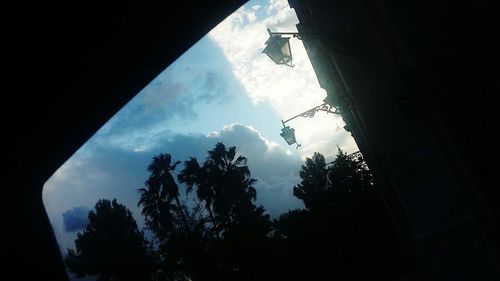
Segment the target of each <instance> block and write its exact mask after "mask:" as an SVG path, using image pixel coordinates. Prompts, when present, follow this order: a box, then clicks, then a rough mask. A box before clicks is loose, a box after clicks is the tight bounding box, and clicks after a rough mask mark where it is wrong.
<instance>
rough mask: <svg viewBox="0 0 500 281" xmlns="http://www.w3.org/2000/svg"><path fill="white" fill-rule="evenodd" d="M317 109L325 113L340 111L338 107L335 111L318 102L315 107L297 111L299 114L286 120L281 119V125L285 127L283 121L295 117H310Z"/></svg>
mask: <svg viewBox="0 0 500 281" xmlns="http://www.w3.org/2000/svg"><path fill="white" fill-rule="evenodd" d="M318 111H325V112H327V113H333V114H340V112H339V111H338V109H335V111H332V106H331V105H329V104H328V103H326V102H325V103H323V104H320V105H318V106H315V107H313V108H311V109H309V110H307V111H304V112H302V113H299V114H297V115H295V116H293V117H292V118H290V119H287V120H286V121H283V120H281V123H283V127H285V123H286V122H288V121H291V120H293V119H295V118H297V117H309V118H312V117H314V115H315V114H316V112H318Z"/></svg>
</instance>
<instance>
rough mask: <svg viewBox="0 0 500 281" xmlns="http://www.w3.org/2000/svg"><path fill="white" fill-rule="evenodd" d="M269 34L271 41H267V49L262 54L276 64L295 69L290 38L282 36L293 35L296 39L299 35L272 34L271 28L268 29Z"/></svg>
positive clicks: (288, 33) (291, 33) (289, 33)
mask: <svg viewBox="0 0 500 281" xmlns="http://www.w3.org/2000/svg"><path fill="white" fill-rule="evenodd" d="M267 32H269V39H267V41H266V47H265V48H264V50H263V51H262V52H263V53H264V54H266V55H267V56H268V57H269V58H270V59H271V60H272V61H274V63H276V64H283V65H287V66H290V67H293V64H292V49H291V48H290V37H283V36H282V35H293V36H294V37H297V35H298V33H293V32H271V30H269V28H268V29H267Z"/></svg>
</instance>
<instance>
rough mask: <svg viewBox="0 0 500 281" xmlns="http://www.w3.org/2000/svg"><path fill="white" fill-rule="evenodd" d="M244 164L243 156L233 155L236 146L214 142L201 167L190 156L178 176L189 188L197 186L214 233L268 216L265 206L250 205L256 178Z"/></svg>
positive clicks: (197, 192)
mask: <svg viewBox="0 0 500 281" xmlns="http://www.w3.org/2000/svg"><path fill="white" fill-rule="evenodd" d="M246 163H247V158H246V157H244V156H242V155H239V156H238V157H236V147H234V146H233V147H230V148H229V149H226V147H225V145H224V144H222V143H217V144H216V145H215V147H214V149H212V150H210V151H208V157H207V159H206V160H205V162H204V163H203V165H202V166H200V165H199V163H198V161H197V159H196V158H193V157H192V158H190V159H189V160H188V161H186V162H185V165H184V169H183V170H182V171H181V172H180V174H179V176H178V179H179V181H180V182H181V183H185V184H186V185H187V190H188V191H191V190H193V189H194V188H195V189H196V194H197V197H198V199H199V200H200V201H201V202H203V203H204V205H205V208H206V210H207V212H208V214H209V217H210V220H211V222H212V227H213V228H214V229H215V232H216V233H217V235H219V234H221V232H224V231H226V230H227V229H228V228H231V227H235V226H236V225H238V224H240V223H241V224H245V223H250V221H252V220H257V221H258V220H259V218H260V219H262V220H264V221H265V220H267V219H268V216H265V215H264V211H265V210H264V208H263V207H262V206H261V207H258V208H257V207H256V206H255V205H254V204H253V202H254V201H255V199H256V195H257V192H256V190H255V188H254V187H253V184H254V183H255V182H256V180H255V179H253V178H251V174H250V170H249V168H248V166H247V165H246Z"/></svg>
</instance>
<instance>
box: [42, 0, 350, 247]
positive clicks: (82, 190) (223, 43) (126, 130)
mask: <svg viewBox="0 0 500 281" xmlns="http://www.w3.org/2000/svg"><path fill="white" fill-rule="evenodd" d="M297 23H298V19H297V17H296V15H295V12H294V10H293V9H291V8H290V7H289V5H288V3H287V1H286V0H270V1H269V0H260V1H249V2H247V4H245V5H244V6H242V7H240V8H239V9H238V10H237V11H235V12H234V13H233V14H232V15H231V16H229V17H228V18H226V19H225V20H224V21H222V22H221V23H220V24H219V25H217V26H216V27H215V28H214V29H212V30H211V31H210V32H209V33H208V34H207V35H206V36H204V37H203V38H202V39H200V40H199V41H198V42H197V43H196V44H195V45H194V46H192V47H191V48H190V49H189V50H188V51H186V52H185V53H184V54H183V55H182V56H181V57H179V58H178V59H177V60H176V61H175V62H174V63H173V64H171V65H170V66H169V67H167V68H166V69H165V70H164V71H163V72H162V73H160V74H159V75H158V76H157V77H156V78H155V79H154V80H153V81H152V82H151V83H150V84H149V85H147V86H146V87H145V88H144V89H142V91H141V92H139V93H138V94H137V95H136V96H135V97H134V98H133V99H132V100H131V101H130V102H129V103H127V105H126V106H125V107H123V108H122V109H121V110H120V111H119V112H118V113H116V114H115V115H114V116H113V117H112V118H111V119H110V120H109V121H108V122H107V123H106V124H105V125H104V126H103V127H102V128H100V129H99V130H98V131H97V132H96V133H95V134H94V135H93V136H92V137H91V138H90V139H89V140H88V141H87V142H86V143H85V144H84V145H83V146H82V147H81V148H80V149H79V150H78V151H76V152H75V153H74V154H73V155H72V156H71V157H70V158H69V159H68V160H67V161H66V162H65V163H64V164H63V165H62V166H61V167H60V168H59V169H58V170H57V171H55V173H54V174H53V175H52V176H51V177H50V178H49V179H48V180H47V182H46V183H45V185H44V189H43V201H44V204H45V208H46V211H47V214H48V216H49V218H50V221H51V223H52V226H53V229H54V233H55V235H56V238H57V240H58V243H59V247H60V249H61V251H62V252H63V254H66V249H67V248H74V239H75V238H76V233H77V232H78V231H81V230H82V229H83V228H84V227H85V225H86V223H87V213H88V211H89V210H91V209H92V208H93V207H94V205H95V203H96V202H97V200H99V199H113V198H116V199H117V200H118V202H119V203H122V204H125V205H126V206H127V207H128V208H129V209H130V210H131V211H132V213H133V214H134V217H135V218H136V220H137V222H138V224H139V225H140V226H142V223H143V218H142V216H141V215H140V209H139V208H138V207H137V201H138V199H139V193H138V191H137V189H138V188H141V187H143V183H144V181H145V180H146V179H147V177H148V173H147V171H146V167H147V165H148V164H149V163H150V161H151V159H152V157H153V156H154V155H157V154H159V153H169V154H171V155H172V158H173V159H174V160H181V161H185V160H188V158H189V157H191V156H194V157H196V158H197V159H198V160H199V162H203V161H204V159H205V158H206V156H207V151H208V150H210V149H212V148H213V147H214V146H215V144H216V143H217V142H223V143H224V144H225V145H226V146H227V147H229V146H237V147H238V148H239V150H238V152H239V154H241V155H244V156H246V157H247V158H248V166H249V168H250V171H251V173H252V177H253V178H256V179H257V183H256V185H255V187H256V189H257V201H256V203H257V204H258V205H261V204H262V205H263V206H264V207H265V208H266V210H267V212H268V213H269V214H270V215H271V216H274V217H277V216H279V214H281V213H283V212H285V211H287V210H289V209H295V208H302V207H303V205H302V203H301V201H299V200H298V199H296V198H295V197H294V196H293V186H294V185H296V184H298V183H299V181H300V178H299V175H298V172H299V170H300V166H301V165H302V163H303V161H304V160H305V158H306V157H311V156H312V154H313V153H314V152H320V153H322V154H323V155H325V157H326V160H327V161H331V160H333V157H334V155H335V154H336V152H337V146H339V147H340V148H342V149H343V150H345V151H347V152H354V151H357V150H358V149H357V147H356V144H355V142H354V140H353V139H352V137H351V135H350V134H349V133H348V132H346V131H345V130H344V129H343V126H344V125H345V124H344V122H343V121H342V118H341V117H340V116H338V115H334V114H327V113H325V112H318V113H317V114H316V115H315V117H314V118H297V119H294V120H292V121H290V122H289V123H287V125H289V126H291V127H293V128H294V129H295V132H296V137H297V142H298V143H300V144H301V145H302V146H301V147H300V148H298V149H296V148H295V146H294V145H292V146H288V145H287V143H286V142H285V141H284V140H283V139H282V138H281V136H280V135H279V134H280V132H281V128H282V124H281V120H286V119H288V118H290V117H292V116H294V115H296V114H298V113H301V112H303V111H306V110H308V109H310V108H312V107H314V106H317V105H319V104H321V103H323V99H324V98H325V97H326V92H325V91H324V90H323V89H321V88H320V86H319V83H318V80H317V78H316V75H315V73H314V70H313V69H312V66H311V63H310V61H309V59H308V57H307V53H306V51H305V49H304V46H303V44H302V42H301V41H300V40H299V39H296V38H292V39H290V44H291V49H292V55H293V63H294V65H295V66H294V67H293V68H291V67H288V66H284V65H276V64H274V63H273V62H272V61H271V60H270V59H269V58H268V57H267V56H266V55H265V54H263V53H262V50H263V49H264V47H265V42H266V40H267V38H268V37H269V35H268V33H267V31H266V29H267V28H270V29H271V30H272V31H282V32H285V31H286V32H291V31H296V27H295V25H296V24H297ZM165 36H168V35H165ZM180 168H181V167H180ZM180 168H178V170H179V171H180V170H181V169H180Z"/></svg>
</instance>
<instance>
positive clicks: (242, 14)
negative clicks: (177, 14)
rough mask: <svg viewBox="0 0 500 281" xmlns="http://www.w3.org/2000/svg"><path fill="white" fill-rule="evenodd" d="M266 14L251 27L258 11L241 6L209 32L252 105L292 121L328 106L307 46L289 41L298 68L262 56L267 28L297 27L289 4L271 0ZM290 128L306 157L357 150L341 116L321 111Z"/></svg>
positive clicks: (284, 29)
mask: <svg viewBox="0 0 500 281" xmlns="http://www.w3.org/2000/svg"><path fill="white" fill-rule="evenodd" d="M264 9H265V10H266V12H267V13H268V17H266V18H257V19H256V20H254V21H251V22H249V21H244V20H243V19H244V18H248V17H249V15H254V14H255V11H254V9H253V8H252V6H251V2H250V3H248V4H247V5H245V6H242V7H241V8H239V9H238V10H237V11H236V12H235V13H233V14H232V15H231V16H229V17H228V18H227V19H225V20H224V21H223V22H221V23H220V24H219V25H217V26H216V27H215V28H214V29H213V30H212V31H210V33H209V37H210V38H211V39H212V40H214V41H215V42H216V43H217V44H218V45H219V46H220V48H221V49H222V50H223V52H224V55H225V56H226V58H227V59H228V61H229V62H230V63H231V66H232V70H233V73H234V75H235V77H236V78H237V79H238V80H239V81H240V83H241V84H242V85H243V87H244V89H245V91H246V93H247V95H248V96H249V97H250V98H251V99H252V102H253V103H254V104H258V103H262V102H267V103H269V104H270V105H271V106H272V108H273V110H275V111H276V112H277V113H278V114H279V115H281V116H283V119H287V118H290V117H292V116H294V115H296V114H298V113H301V112H303V111H305V110H308V109H310V108H312V107H314V106H316V105H319V104H321V103H323V99H324V98H325V97H326V92H325V91H324V90H323V89H322V88H321V87H320V86H319V83H318V80H317V78H316V74H315V72H314V70H313V68H312V65H311V63H310V60H309V58H308V56H307V53H306V51H305V48H304V46H303V44H302V41H300V40H298V39H296V38H291V39H290V45H291V48H292V54H293V57H294V59H293V63H294V65H295V67H294V68H290V67H287V66H283V65H275V64H274V63H273V62H272V61H271V60H270V59H269V58H268V57H267V56H266V55H265V54H263V53H262V50H263V48H264V46H265V45H264V43H265V42H266V40H267V38H268V36H269V35H268V33H267V32H266V29H267V28H270V29H271V30H272V31H281V32H285V31H287V32H290V31H292V32H293V31H296V27H295V24H297V23H298V19H297V17H296V14H295V12H294V10H293V9H291V8H290V7H289V5H288V2H287V1H286V0H271V1H270V2H269V3H268V4H267V5H266V6H265V7H264ZM250 17H251V16H250ZM276 121H277V122H279V120H276ZM287 125H290V126H292V127H293V128H295V130H296V135H297V141H298V142H299V143H302V145H303V146H302V154H303V157H305V156H310V155H311V154H312V153H313V152H315V151H319V152H322V153H326V154H328V153H333V152H335V151H336V145H337V144H338V145H341V146H343V147H345V148H346V150H348V151H350V150H353V151H354V150H357V148H356V145H355V143H354V141H353V140H352V139H351V138H350V134H349V133H348V132H346V131H345V130H344V129H342V128H343V126H344V123H343V120H342V118H341V117H340V116H336V115H335V116H334V115H332V114H329V115H327V114H326V113H324V112H318V113H317V114H316V116H315V117H314V119H309V118H308V119H303V118H297V119H294V120H293V121H291V122H290V123H288V124H287ZM337 128H340V129H337Z"/></svg>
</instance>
